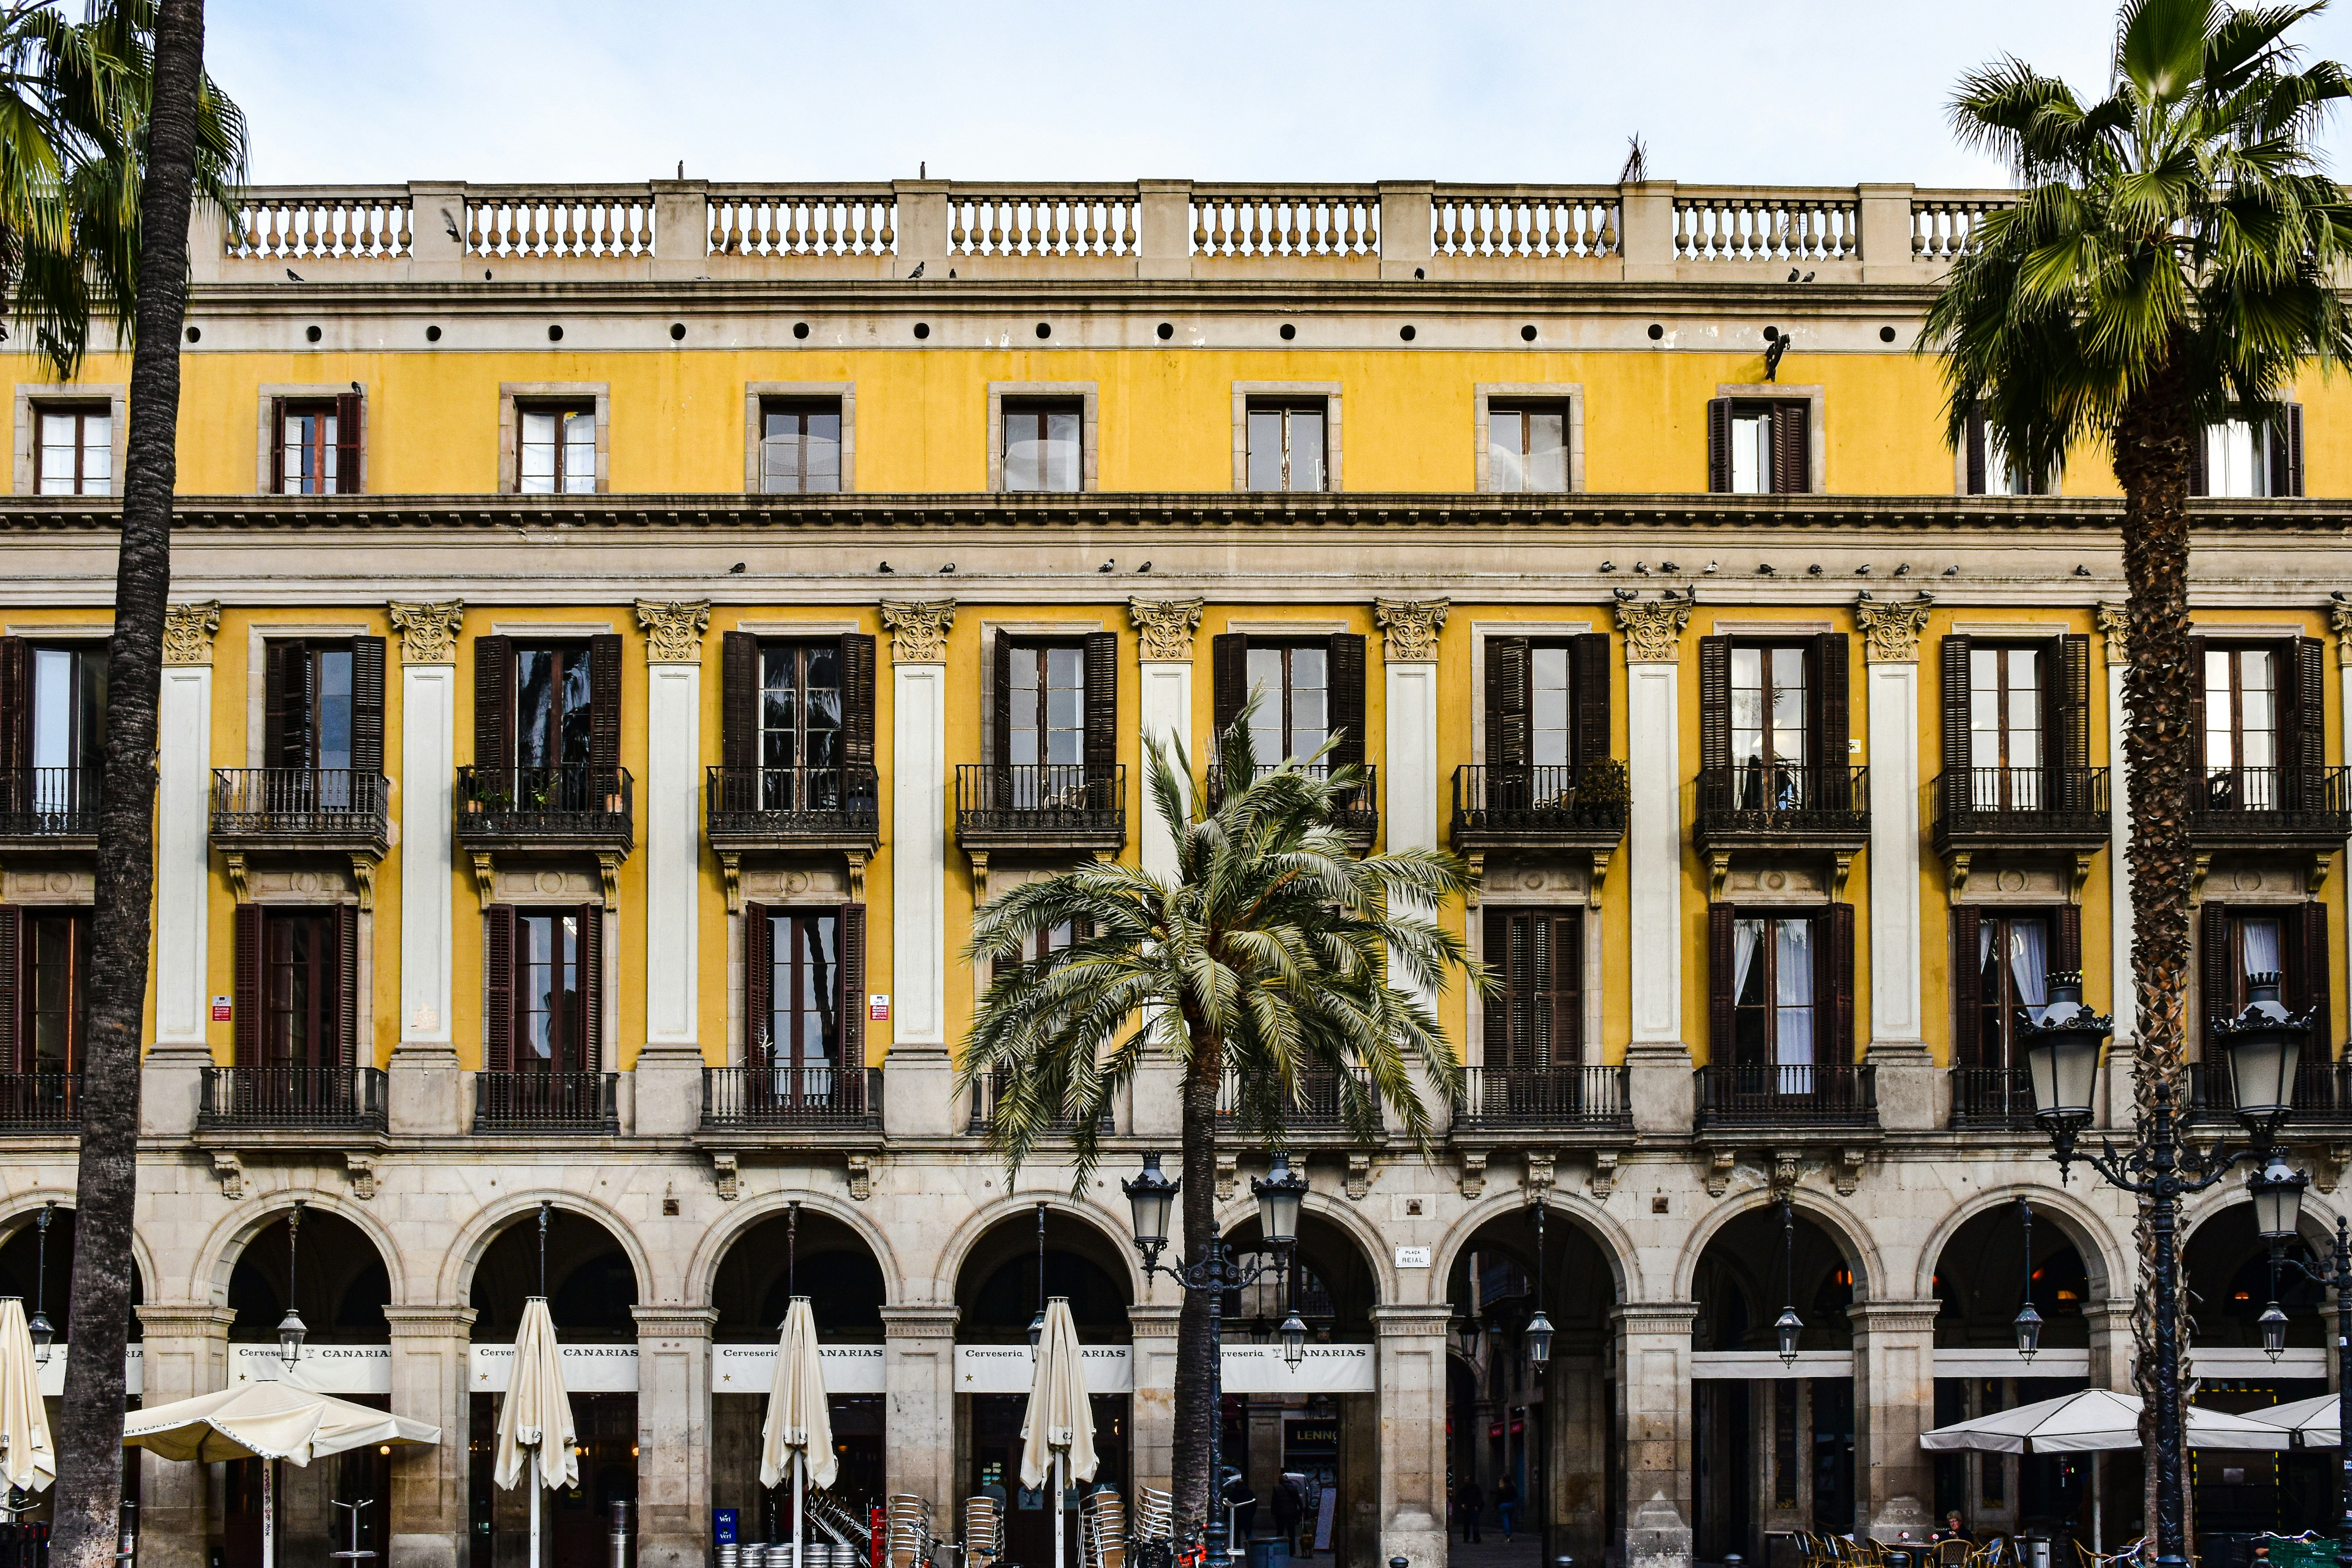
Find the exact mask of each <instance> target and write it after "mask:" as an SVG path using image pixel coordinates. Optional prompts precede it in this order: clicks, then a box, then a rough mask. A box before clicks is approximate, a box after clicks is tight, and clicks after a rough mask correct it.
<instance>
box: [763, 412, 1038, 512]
mask: <svg viewBox="0 0 2352 1568" xmlns="http://www.w3.org/2000/svg"><path fill="white" fill-rule="evenodd" d="M1074 488H1075V487H1074ZM760 489H761V490H763V491H765V492H767V493H768V494H770V495H801V494H808V495H814V494H819V493H823V494H828V495H829V494H832V493H833V492H835V491H837V490H839V489H841V404H840V402H839V400H838V399H826V400H824V401H822V402H815V401H811V402H788V401H784V400H782V399H779V398H768V399H764V400H762V401H761V405H760Z"/></svg>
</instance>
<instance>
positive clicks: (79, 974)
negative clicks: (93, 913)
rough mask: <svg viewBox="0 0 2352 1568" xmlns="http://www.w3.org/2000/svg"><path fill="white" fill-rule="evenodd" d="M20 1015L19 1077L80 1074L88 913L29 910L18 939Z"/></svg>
mask: <svg viewBox="0 0 2352 1568" xmlns="http://www.w3.org/2000/svg"><path fill="white" fill-rule="evenodd" d="M17 940H18V942H19V944H20V945H19V951H20V952H22V953H23V955H24V956H23V960H22V962H23V963H24V978H23V980H22V982H21V984H22V985H23V993H22V994H23V1015H22V1019H21V1021H20V1023H19V1025H18V1027H19V1028H20V1029H21V1031H22V1033H21V1035H20V1036H19V1039H20V1041H21V1042H22V1043H21V1044H20V1045H19V1046H18V1047H17V1061H16V1065H15V1068H14V1070H16V1071H18V1072H79V1070H80V1069H81V1048H82V1042H83V1040H84V1039H85V1038H87V1037H88V1031H89V973H88V969H89V910H83V909H71V910H52V909H39V908H30V909H26V910H24V911H23V929H22V933H21V934H20V936H19V937H18V939H17Z"/></svg>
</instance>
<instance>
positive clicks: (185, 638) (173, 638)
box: [163, 599, 220, 664]
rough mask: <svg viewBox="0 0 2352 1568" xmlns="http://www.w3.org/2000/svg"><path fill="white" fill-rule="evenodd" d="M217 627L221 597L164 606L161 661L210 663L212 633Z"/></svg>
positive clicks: (218, 628) (211, 658) (167, 662)
mask: <svg viewBox="0 0 2352 1568" xmlns="http://www.w3.org/2000/svg"><path fill="white" fill-rule="evenodd" d="M218 630H220V601H219V600H218V599H205V600H204V601H202V602H201V603H198V604H194V605H165V606H164V609H163V662H164V663H165V664H210V663H211V662H212V661H213V634H214V633H215V632H216V631H218Z"/></svg>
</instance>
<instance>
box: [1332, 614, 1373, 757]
mask: <svg viewBox="0 0 2352 1568" xmlns="http://www.w3.org/2000/svg"><path fill="white" fill-rule="evenodd" d="M1328 647H1329V649H1330V654H1329V668H1328V673H1327V674H1326V675H1325V677H1324V679H1327V680H1328V681H1329V682H1330V683H1331V696H1330V704H1331V705H1330V708H1329V710H1328V711H1329V713H1330V718H1331V729H1332V732H1333V734H1334V736H1335V737H1336V740H1335V742H1334V744H1333V745H1332V747H1331V758H1330V762H1331V765H1332V766H1333V767H1335V768H1360V767H1362V766H1363V765H1364V637H1363V634H1362V633H1361V632H1333V633H1332V634H1331V636H1330V637H1329V639H1328Z"/></svg>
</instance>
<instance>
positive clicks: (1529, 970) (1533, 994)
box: [1482, 909, 1584, 1071]
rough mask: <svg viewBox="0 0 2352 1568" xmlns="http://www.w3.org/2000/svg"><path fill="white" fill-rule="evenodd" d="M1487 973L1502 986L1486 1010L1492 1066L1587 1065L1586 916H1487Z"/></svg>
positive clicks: (1529, 912)
mask: <svg viewBox="0 0 2352 1568" xmlns="http://www.w3.org/2000/svg"><path fill="white" fill-rule="evenodd" d="M1483 913H1484V915H1485V931H1484V932H1483V935H1484V938H1485V947H1486V952H1485V953H1484V954H1483V955H1482V956H1483V957H1484V958H1485V959H1486V964H1487V966H1488V967H1489V968H1490V969H1492V970H1493V971H1494V972H1495V975H1496V979H1497V980H1498V981H1500V982H1501V984H1502V991H1501V994H1499V995H1497V996H1496V997H1495V998H1494V999H1492V1000H1490V1001H1489V1002H1488V1003H1487V1004H1486V1066H1487V1068H1489V1069H1490V1070H1491V1069H1493V1068H1512V1069H1515V1070H1521V1071H1542V1070H1547V1069H1549V1068H1573V1067H1579V1066H1581V1065H1582V1063H1583V1060H1584V1046H1583V1041H1584V911H1583V910H1576V909H1565V910H1485V911H1483Z"/></svg>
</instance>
